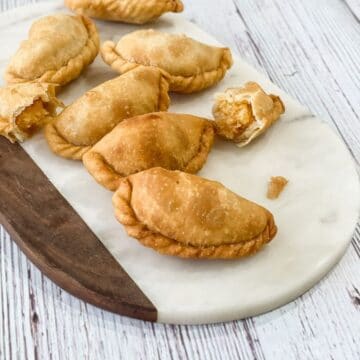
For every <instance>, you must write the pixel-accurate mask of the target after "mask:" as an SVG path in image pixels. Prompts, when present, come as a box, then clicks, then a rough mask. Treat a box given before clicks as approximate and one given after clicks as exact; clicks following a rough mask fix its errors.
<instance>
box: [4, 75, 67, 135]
mask: <svg viewBox="0 0 360 360" xmlns="http://www.w3.org/2000/svg"><path fill="white" fill-rule="evenodd" d="M58 106H63V105H62V103H61V102H60V101H59V100H58V99H57V98H56V97H55V85H53V84H47V83H38V82H30V83H22V84H12V85H8V86H7V87H4V88H0V135H2V136H5V137H6V138H8V139H9V140H10V141H11V142H15V141H25V140H26V139H27V138H29V137H30V136H31V135H32V134H33V133H35V132H36V130H38V129H40V128H41V127H42V126H44V125H45V123H46V122H47V121H48V120H49V119H50V117H51V116H53V115H56V109H57V107H58Z"/></svg>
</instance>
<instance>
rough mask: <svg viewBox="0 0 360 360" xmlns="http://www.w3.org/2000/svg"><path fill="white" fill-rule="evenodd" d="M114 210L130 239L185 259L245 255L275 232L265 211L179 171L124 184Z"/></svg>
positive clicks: (151, 173)
mask: <svg viewBox="0 0 360 360" xmlns="http://www.w3.org/2000/svg"><path fill="white" fill-rule="evenodd" d="M113 205H114V208H115V215H116V218H117V219H118V220H119V222H120V223H122V224H123V225H124V226H125V229H126V231H127V233H128V234H129V235H130V236H133V237H135V238H137V239H138V240H139V241H140V242H141V243H142V244H143V245H145V246H149V247H151V248H153V249H155V250H156V251H158V252H160V253H163V254H167V255H176V256H180V257H185V258H211V259H232V258H239V257H242V256H246V255H250V254H253V253H255V252H257V251H258V250H259V249H260V248H261V247H262V246H263V245H265V244H266V243H268V242H269V241H270V240H272V238H273V237H274V236H275V234H276V231H277V228H276V225H275V223H274V218H273V216H272V214H271V213H270V212H269V211H268V210H266V209H264V208H263V207H261V206H259V205H257V204H255V203H253V202H251V201H248V200H246V199H244V198H242V197H240V196H238V195H236V194H235V193H233V192H232V191H230V190H228V189H227V188H225V187H224V186H223V185H222V184H220V183H218V182H216V181H210V180H206V179H204V178H201V177H199V176H196V175H191V174H187V173H184V172H181V171H169V170H165V169H162V168H152V169H150V170H145V171H143V172H140V173H137V174H134V175H130V176H129V177H127V178H123V179H121V180H120V183H119V188H118V190H117V191H116V192H115V194H114V195H113Z"/></svg>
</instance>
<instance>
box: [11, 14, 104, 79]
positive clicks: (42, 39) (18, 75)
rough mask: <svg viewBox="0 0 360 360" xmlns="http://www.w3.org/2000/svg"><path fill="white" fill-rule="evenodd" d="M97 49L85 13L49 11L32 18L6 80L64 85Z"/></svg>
mask: <svg viewBox="0 0 360 360" xmlns="http://www.w3.org/2000/svg"><path fill="white" fill-rule="evenodd" d="M98 52H99V36H98V33H97V30H96V27H95V24H94V23H93V22H92V21H91V20H90V19H88V18H86V17H84V16H70V15H63V14H58V15H52V16H46V17H44V18H41V19H39V20H37V21H35V22H34V23H33V24H32V26H31V28H30V31H29V38H28V39H27V40H25V41H23V42H22V43H21V45H20V48H19V49H18V50H17V52H16V54H15V55H14V56H13V57H12V59H11V60H10V63H9V65H8V67H7V69H6V72H5V80H6V81H7V82H8V83H19V82H26V81H31V80H37V81H40V82H49V83H54V84H57V85H64V84H66V83H68V82H70V81H71V80H73V79H76V78H77V77H78V76H79V75H80V73H81V72H82V70H84V69H85V68H86V66H88V65H89V64H90V63H91V62H92V61H93V60H94V59H95V57H96V55H97V53H98Z"/></svg>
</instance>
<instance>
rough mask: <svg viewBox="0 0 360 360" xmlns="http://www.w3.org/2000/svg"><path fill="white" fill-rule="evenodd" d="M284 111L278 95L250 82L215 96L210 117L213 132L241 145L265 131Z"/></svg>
mask: <svg viewBox="0 0 360 360" xmlns="http://www.w3.org/2000/svg"><path fill="white" fill-rule="evenodd" d="M284 111H285V107H284V104H283V102H282V101H281V99H280V98H279V97H278V96H275V95H272V94H271V95H267V94H266V93H265V92H264V91H263V89H262V88H261V87H260V86H259V85H258V84H257V83H254V82H248V83H246V84H245V85H244V86H243V87H241V88H231V89H227V90H226V91H225V92H223V93H220V94H217V95H216V99H215V105H214V107H213V115H214V118H215V128H216V131H217V133H218V134H219V135H220V136H222V137H224V138H226V139H229V140H233V141H234V142H236V143H237V145H238V146H240V147H241V146H245V145H247V144H249V143H250V142H251V141H252V140H253V139H255V138H256V137H258V136H259V135H261V134H262V133H263V132H265V131H266V129H268V128H269V127H270V126H271V125H272V124H273V123H274V122H275V121H276V120H278V119H279V117H280V115H281V114H283V113H284Z"/></svg>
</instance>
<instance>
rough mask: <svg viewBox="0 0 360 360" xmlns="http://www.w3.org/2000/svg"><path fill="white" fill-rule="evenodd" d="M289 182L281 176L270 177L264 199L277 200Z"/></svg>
mask: <svg viewBox="0 0 360 360" xmlns="http://www.w3.org/2000/svg"><path fill="white" fill-rule="evenodd" d="M288 182H289V180H287V179H285V178H284V177H283V176H272V177H271V178H270V180H269V182H268V189H267V193H266V197H267V198H268V199H272V200H273V199H277V198H278V197H279V196H280V194H281V193H282V191H283V190H284V188H285V186H286V185H287V183H288Z"/></svg>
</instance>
